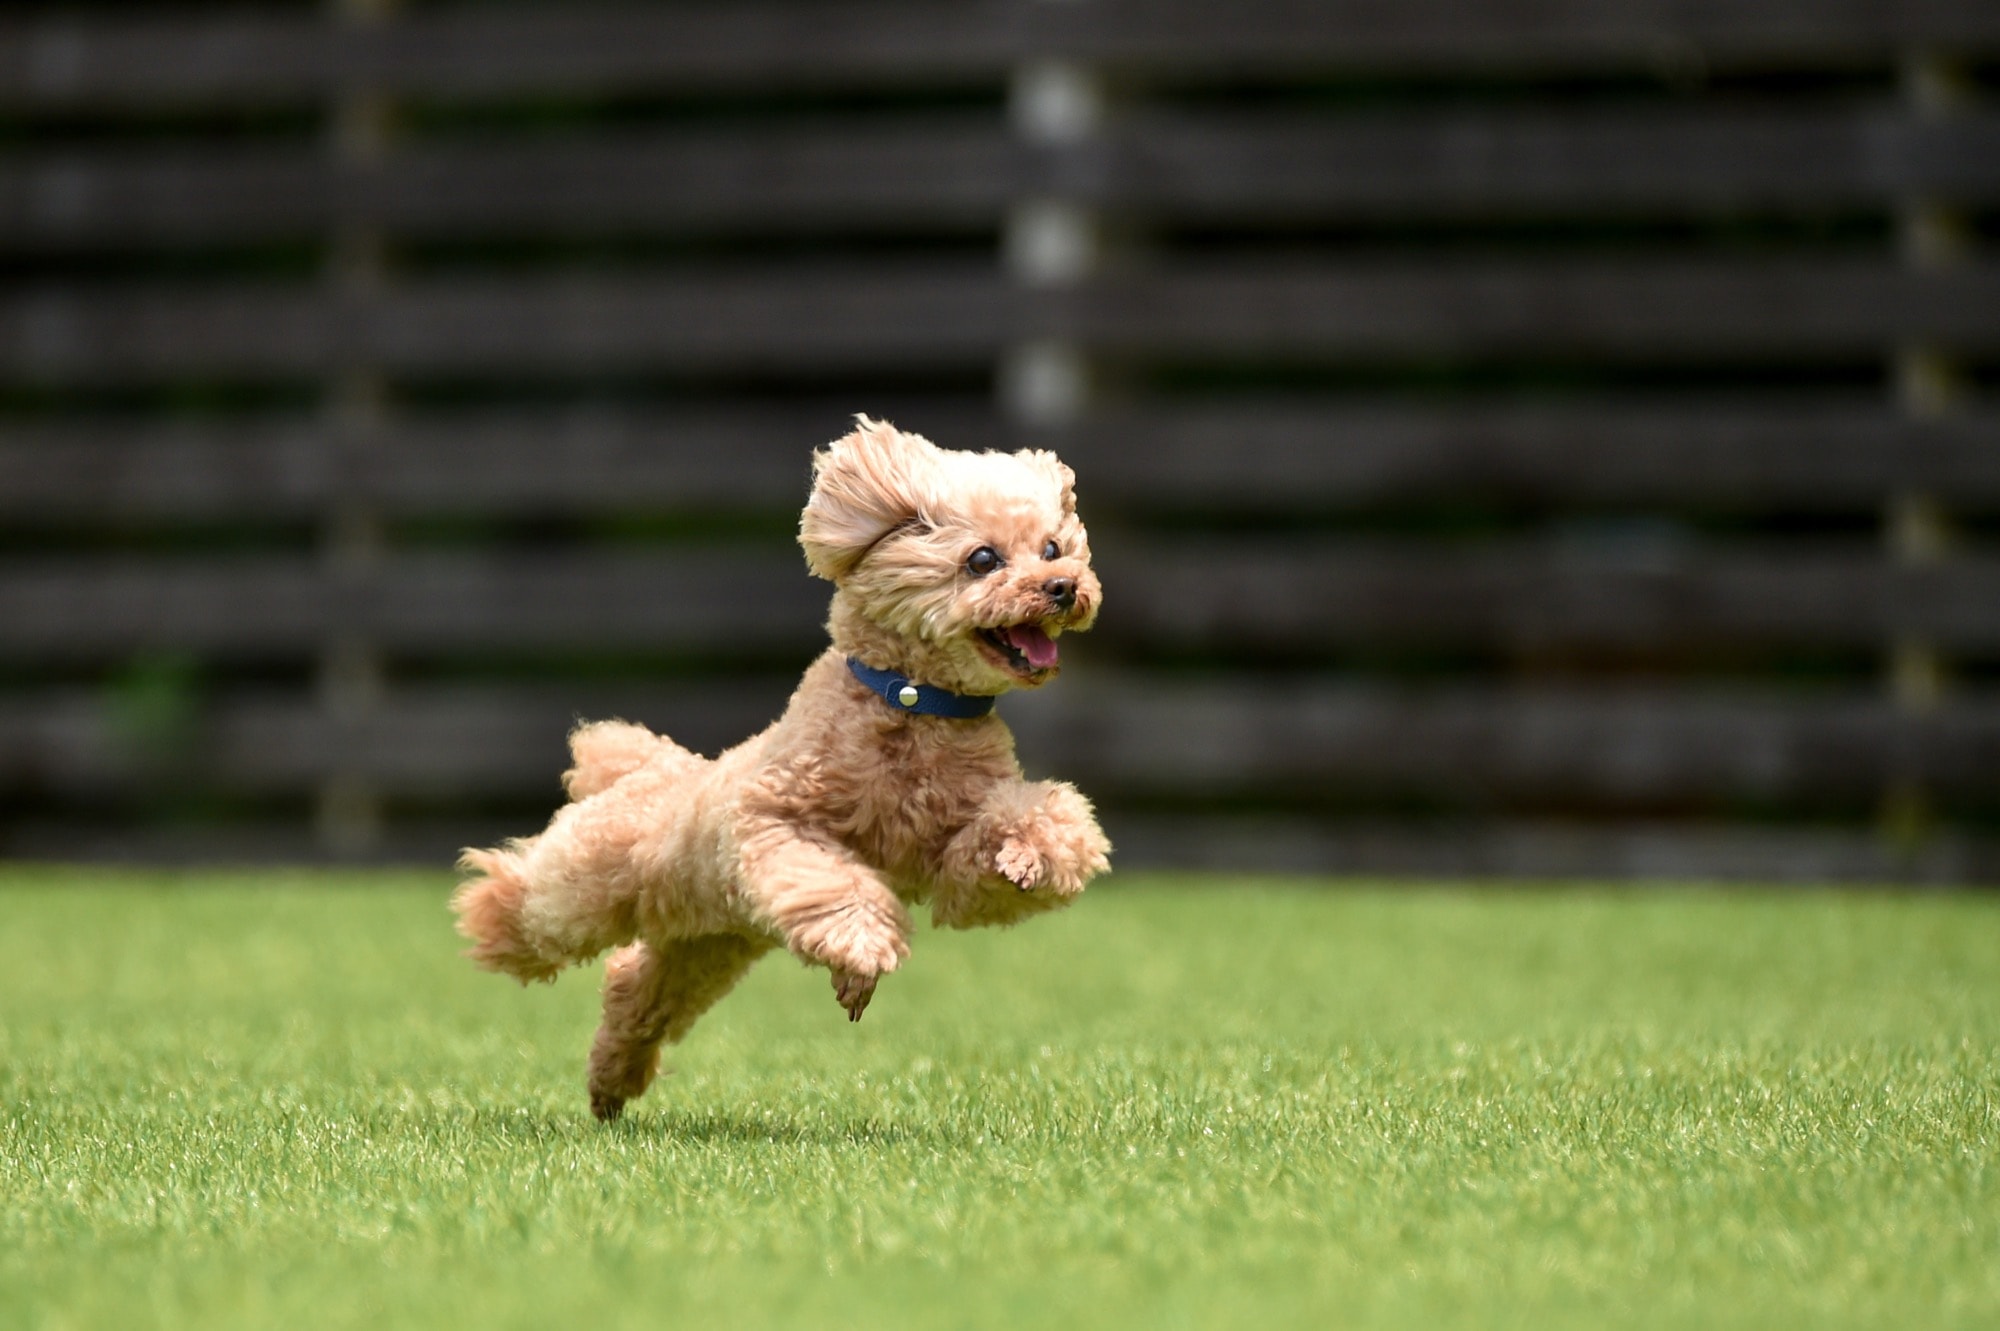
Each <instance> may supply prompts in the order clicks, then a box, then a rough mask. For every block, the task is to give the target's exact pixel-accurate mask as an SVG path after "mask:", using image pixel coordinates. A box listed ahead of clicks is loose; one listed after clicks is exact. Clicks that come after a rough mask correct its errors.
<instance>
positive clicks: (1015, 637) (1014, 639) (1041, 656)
mask: <svg viewBox="0 0 2000 1331" xmlns="http://www.w3.org/2000/svg"><path fill="white" fill-rule="evenodd" d="M1007 641H1009V642H1011V643H1013V644H1014V650H1015V651H1017V652H1019V653H1020V654H1021V655H1023V656H1025V657H1027V658H1028V664H1029V665H1031V666H1033V667H1034V668H1035V669H1037V670H1046V669H1048V668H1049V667H1050V666H1052V665H1054V664H1055V663H1056V656H1057V651H1056V640H1055V639H1054V638H1051V637H1050V636H1049V635H1048V634H1046V633H1044V632H1042V630H1041V627H1040V626H1039V625H1036V624H1016V625H1015V626H1014V627H1013V628H1010V629H1008V630H1007Z"/></svg>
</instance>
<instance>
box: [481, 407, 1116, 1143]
mask: <svg viewBox="0 0 2000 1331" xmlns="http://www.w3.org/2000/svg"><path fill="white" fill-rule="evenodd" d="M1074 483H1075V477H1074V475H1073V474H1072V473H1071V471H1070V470H1069V468H1068V467H1066V466H1064V465H1063V464H1062V463H1061V462H1060V461H1059V460H1057V458H1056V457H1055V455H1054V454H1052V453H1047V452H1040V451H1026V452H1020V453H1012V454H1007V453H966V452H956V451H951V450H947V449H942V448H939V447H937V446H936V445H934V444H932V443H931V442H930V441H929V440H926V439H924V438H922V437H921V436H918V435H914V434H907V433H904V432H903V431H900V430H897V429H896V428H894V427H893V426H891V425H888V424H886V423H884V422H880V421H872V420H870V419H868V418H867V417H865V416H863V417H860V418H858V424H857V427H856V428H855V429H854V430H853V431H852V432H851V433H849V434H847V435H846V436H844V437H842V438H840V439H838V440H836V441H834V442H833V443H832V444H831V445H829V446H828V447H826V448H825V449H823V450H821V451H820V452H818V453H817V454H816V455H815V456H814V459H813V487H812V495H811V498H810V499H809V501H808V502H807V504H806V507H805V512H804V513H803V514H802V515H801V517H800V521H799V544H800V545H802V546H804V547H805V555H806V564H807V566H808V567H809V568H810V569H811V570H812V572H813V573H815V574H817V575H818V576H820V577H822V578H825V579H827V580H828V581H830V582H832V583H833V587H834V591H833V605H832V609H831V611H830V613H829V616H828V620H827V628H828V631H829V632H830V634H831V636H832V639H833V642H832V646H830V647H829V648H828V649H827V651H826V652H825V653H824V654H823V655H822V656H820V658H819V659H818V660H817V661H815V662H814V663H813V664H812V665H811V667H809V668H808V669H807V671H806V673H805V677H804V678H803V679H802V680H801V681H800V683H799V687H798V690H797V691H796V692H795V693H793V695H792V699H791V702H790V703H789V704H788V705H787V706H786V708H785V711H784V714H783V715H782V716H780V717H779V718H778V719H777V720H776V721H775V722H773V723H772V724H771V726H770V727H769V728H767V729H766V730H764V731H763V732H762V733H761V734H758V735H755V736H753V737H752V738H750V739H747V740H745V741H744V742H743V743H741V744H738V745H736V746H735V747H734V748H732V749H729V750H727V751H726V752H724V753H723V754H722V755H721V756H719V757H716V758H704V757H701V756H700V755H698V754H694V753H690V752H689V751H688V750H686V749H684V748H682V747H681V746H680V745H678V744H676V743H674V742H673V741H672V740H671V739H668V738H667V737H666V736H664V735H655V734H653V733H651V732H650V731H648V730H646V729H645V728H644V727H642V726H637V725H632V724H629V723H627V722H623V721H599V722H595V723H592V724H588V725H584V726H580V727H579V728H578V729H577V730H576V731H575V732H574V733H572V734H571V736H570V750H571V754H572V757H573V761H574V766H572V767H571V768H570V769H569V770H568V771H567V772H565V773H564V774H563V788H564V789H565V790H566V791H567V792H568V795H569V798H570V801H571V802H570V803H569V804H567V805H565V806H564V807H563V808H561V809H560V810H558V811H557V813H556V814H555V816H554V817H553V818H552V819H551V820H550V822H549V825H548V828H547V829H546V830H545V831H543V832H542V833H541V834H540V835H539V836H533V837H526V838H521V839H517V840H513V841H509V842H508V843H507V844H506V845H504V846H502V847H501V848H499V849H496V850H468V851H466V852H465V854H464V856H463V858H462V859H461V860H460V862H459V865H460V868H461V869H462V870H464V871H466V872H468V873H473V874H476V875H478V876H476V877H473V878H471V879H469V880H468V881H466V882H465V883H464V884H463V885H461V886H460V887H459V889H458V891H457V893H456V895H454V896H453V898H452V908H453V909H454V910H455V911H456V912H457V913H458V928H459V931H460V932H461V933H463V934H464V935H465V936H466V937H467V938H469V939H471V940H472V942H473V946H472V948H471V949H469V951H468V952H467V955H468V956H470V957H471V958H472V959H473V961H474V962H476V963H477V964H478V965H480V966H483V967H485V968H487V969H489V970H496V971H503V972H505V973H506V974H509V975H512V976H515V977H516V978H518V979H519V980H521V981H522V983H524V984H525V983H526V982H528V981H529V980H553V979H554V978H555V976H556V973H557V972H558V971H560V970H561V969H562V968H563V967H565V966H571V965H575V964H577V963H579V962H583V961H588V960H589V959H591V958H592V957H595V956H597V955H598V954H599V953H601V952H603V951H604V950H605V949H607V948H617V949H618V951H617V952H615V953H614V954H613V955H612V957H611V959H610V961H609V962H608V964H607V966H606V971H605V980H604V1021H603V1024H602V1025H601V1026H600V1027H599V1028H598V1032H597V1037H596V1040H595V1042H594V1043H593V1045H592V1046H591V1051H590V1064H589V1089H590V1108H591V1112H592V1113H594V1114H595V1115H596V1116H597V1117H598V1118H600V1119H603V1120H605V1121H607V1122H608V1121H610V1120H612V1119H615V1118H617V1117H618V1115H619V1114H620V1112H622V1110H623V1109H624V1106H625V1102H626V1101H627V1100H630V1099H633V1098H635V1097H637V1096H639V1095H643V1094H644V1093H645V1090H646V1087H647V1086H648V1085H649V1084H650V1083H651V1081H652V1079H653V1076H654V1074H655V1072H656V1071H657V1070H658V1068H659V1060H660V1046H661V1044H662V1043H666V1042H674V1041H678V1040H680V1039H681V1037H682V1036H684V1035H686V1034H687V1032H688V1029H689V1028H690V1027H691V1026H693V1025H694V1023H695V1021H696V1019H697V1018H699V1017H700V1016H701V1014H702V1013H703V1012H705V1011H707V1010H708V1008H709V1007H710V1006H712V1005H713V1004H714V1003H715V1002H716V1001H717V1000H718V999H720V998H721V997H722V996H723V995H724V994H726V993H728V992H729V990H730V988H731V987H732V986H734V985H735V984H736V982H737V981H738V980H740V979H742V978H743V976H744V974H745V973H746V972H747V971H748V970H749V969H750V967H751V965H752V964H753V963H754V962H755V961H756V960H757V959H758V958H759V957H761V956H763V955H764V954H765V953H766V952H768V951H770V950H771V949H773V948H775V947H778V946H781V945H782V946H783V947H785V948H786V949H787V950H789V951H790V952H791V953H792V955H793V956H795V957H798V958H799V959H800V960H801V961H803V962H805V963H806V964H808V965H814V966H824V967H826V968H827V969H828V970H829V971H831V972H832V975H833V989H834V996H835V998H836V1000H837V1001H838V1002H839V1004H840V1006H841V1007H843V1008H845V1009H846V1011H847V1015H848V1019H849V1020H850V1021H859V1020H860V1019H861V1013H862V1011H863V1010H864V1009H865V1008H866V1007H867V1006H868V1000H869V999H870V997H872V996H873V994H874V992H875V986H876V984H877V983H878V982H879V981H880V979H881V977H882V976H884V975H886V974H888V973H889V972H890V971H893V970H895V969H896V967H897V966H898V965H900V964H901V963H902V961H903V959H904V958H905V957H907V956H908V955H909V951H910V913H909V908H910V907H911V906H913V905H917V904H921V903H926V902H927V903H929V905H930V909H931V919H932V921H933V923H935V924H938V925H943V926H948V927H951V928H957V929H963V928H970V927H972V926H974V925H982V924H1011V923H1013V922H1015V921H1017V920H1020V919H1023V918H1025V917H1027V916H1029V915H1032V914H1035V913H1037V912H1040V911H1046V910H1050V909H1053V908H1055V907H1058V906H1062V905H1066V904H1067V903H1068V902H1069V901H1071V900H1072V899H1074V898H1075V896H1076V895H1077V893H1079V892H1081V891H1082V890H1083V887H1084V884H1085V883H1087V882H1088V881H1089V880H1090V879H1091V878H1092V877H1094V876H1096V875H1097V874H1099V873H1102V872H1103V871H1104V870H1105V868H1106V867H1108V864H1109V858H1108V857H1109V854H1110V850H1111V847H1110V843H1109V842H1107V841H1106V840H1105V838H1104V833H1103V832H1101V831H1100V830H1099V829H1098V826H1097V821H1096V819H1095V817H1094V816H1093V814H1092V811H1091V807H1090V802H1089V801H1088V800H1086V799H1085V798H1084V797H1083V796H1082V795H1081V794H1079V793H1078V792H1077V790H1076V788H1075V787H1073V786H1071V785H1068V784H1066V783H1064V782H1060V781H1028V780H1025V779H1024V778H1023V777H1022V775H1021V768H1020V764H1019V763H1018V762H1017V761H1016V760H1015V757H1014V739H1013V735H1012V734H1011V733H1010V732H1009V731H1008V729H1007V727H1006V725H1005V724H1004V723H1003V722H1002V721H1001V720H1000V718H999V717H997V716H995V715H994V714H993V705H994V700H995V698H996V697H997V696H998V695H1000V694H1002V693H1005V692H1007V691H1008V690H1009V689H1015V688H1037V687H1040V686H1041V685H1043V684H1046V683H1048V682H1049V681H1050V680H1051V679H1053V678H1054V677H1055V675H1056V673H1057V671H1058V669H1059V668H1060V667H1059V648H1058V641H1057V640H1058V639H1059V638H1060V637H1061V635H1062V634H1063V633H1065V632H1068V631H1076V630H1081V629H1087V628H1089V627H1090V625H1091V622H1092V621H1093V620H1094V619H1095V618H1096V617H1097V609H1098V605H1099V603H1100V600H1101V598H1102V591H1101V589H1100V588H1099V586H1098V581H1097V575H1096V574H1095V573H1094V572H1093V571H1092V570H1091V566H1090V544H1089V540H1088V538H1087V537H1086V536H1085V534H1084V529H1083V523H1082V522H1081V521H1079V520H1078V518H1077V514H1076V494H1075V488H1074Z"/></svg>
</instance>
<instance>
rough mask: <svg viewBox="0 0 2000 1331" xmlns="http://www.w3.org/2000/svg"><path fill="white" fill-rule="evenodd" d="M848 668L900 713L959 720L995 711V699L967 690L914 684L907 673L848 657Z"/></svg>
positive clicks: (974, 717) (972, 718)
mask: <svg viewBox="0 0 2000 1331" xmlns="http://www.w3.org/2000/svg"><path fill="white" fill-rule="evenodd" d="M847 668H848V669H849V670H852V671H853V672H854V677H855V678H856V679H858V680H860V681H861V682H862V683H863V684H866V685H867V686H868V687H869V688H870V689H872V690H874V692H875V694H876V696H878V697H880V698H881V699H882V701H883V702H886V703H888V704H889V706H891V707H893V708H895V709H896V710H897V711H899V712H915V713H917V714H918V715H919V716H948V717H951V718H952V719H954V720H957V721H971V720H974V719H976V718H978V717H982V716H988V715H991V714H992V711H993V701H994V700H993V699H991V698H979V697H974V696H972V695H969V694H964V693H953V692H951V691H950V690H949V689H940V688H933V687H932V686H931V685H929V684H912V683H910V680H909V677H908V676H907V675H899V674H897V673H896V672H895V671H893V670H877V669H876V668H875V667H874V666H867V665H863V664H861V662H859V661H857V660H855V659H854V658H853V657H851V656H850V657H848V658H847Z"/></svg>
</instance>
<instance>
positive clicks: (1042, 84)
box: [999, 0, 1105, 429]
mask: <svg viewBox="0 0 2000 1331" xmlns="http://www.w3.org/2000/svg"><path fill="white" fill-rule="evenodd" d="M1023 3H1025V4H1028V5H1030V6H1032V7H1035V8H1044V7H1048V8H1052V7H1055V6H1058V5H1074V4H1087V3H1089V0H1023ZM1104 108H1105V89H1104V83H1103V79H1102V77H1101V75H1100V74H1099V73H1098V72H1097V71H1095V70H1092V69H1090V68H1088V67H1087V66H1085V65H1083V64H1081V63H1080V62H1077V61H1075V60H1071V59H1064V58H1059V57H1054V56H1048V55H1044V54H1041V53H1036V54H1035V55H1032V56H1030V57H1029V58H1027V59H1026V60H1025V61H1024V62H1023V63H1022V64H1021V65H1020V66H1019V67H1017V68H1016V69H1015V70H1014V71H1013V76H1012V79H1011V80H1010V82H1009V86H1008V108H1007V109H1008V116H1009V118H1010V120H1011V121H1012V123H1013V127H1014V134H1015V136H1016V137H1017V138H1018V139H1020V140H1021V141H1022V142H1023V143H1024V144H1026V145H1027V146H1028V148H1029V150H1030V151H1031V152H1034V153H1037V154H1042V155H1049V154H1053V153H1059V152H1065V151H1074V150H1076V149H1078V148H1080V147H1082V146H1084V145H1086V144H1088V143H1089V142H1090V141H1091V140H1093V139H1095V138H1096V137H1097V136H1098V134H1099V132H1100V130H1101V129H1102V127H1103V120H1104ZM1045 179H1046V178H1045ZM1102 243H1103V237H1102V234H1101V223H1100V219H1099V218H1098V217H1097V216H1096V214H1095V213H1094V212H1093V211H1092V210H1091V209H1090V207H1089V206H1088V204H1087V203H1086V202H1085V201H1084V200H1081V199H1077V198H1072V197H1067V196H1066V195H1065V194H1064V193H1063V192H1060V191H1056V190H1051V189H1049V188H1047V187H1046V185H1045V184H1044V186H1042V187H1038V188H1037V189H1035V190H1034V191H1032V192H1031V193H1029V194H1028V195H1027V196H1026V197H1023V198H1019V199H1016V200H1014V201H1013V203H1012V205H1011V206H1010V207H1009V209H1008V213H1007V218H1006V222H1005V226H1004V230H1003V231H1002V234H1001V257H1002V259H1003V261H1004V263H1005V266H1006V269H1007V273H1008V275H1009V277H1010V278H1012V280H1013V282H1014V284H1015V285H1016V286H1017V287H1020V288H1023V289H1025V290H1027V291H1029V292H1035V291H1050V290H1058V289H1061V288H1064V287H1071V286H1075V285H1076V284H1077V283H1079V282H1081V281H1083V280H1084V279H1086V278H1087V277H1089V276H1090V275H1091V274H1092V273H1093V272H1094V271H1095V270H1096V268H1097V264H1098V259H1099V257H1100V251H1101V248H1102ZM1038 322H1039V321H1038ZM1091 380H1092V374H1091V367H1090V364H1089V360H1088V358H1087V357H1086V355H1085V354H1084V351H1083V348H1081V347H1080V346H1078V345H1077V344H1076V343H1075V342H1074V341H1073V340H1071V339H1070V338H1069V337H1066V336H1063V335H1061V334H1059V333H1054V332H1051V331H1050V330H1048V329H1047V328H1045V327H1036V329H1035V331H1034V332H1032V333H1030V334H1028V335H1026V336H1024V337H1023V338H1022V339H1021V340H1020V341H1018V342H1016V343H1015V344H1014V345H1013V346H1011V347H1009V348H1008V349H1007V351H1006V352H1005V354H1004V359H1003V360H1002V362H1001V365H1000V373H999V390H1000V405H1001V409H1002V410H1003V411H1004V412H1005V413H1006V415H1007V416H1008V417H1009V418H1010V419H1011V420H1012V421H1013V422H1014V424H1015V425H1016V426H1017V427H1022V428H1026V429H1040V428H1047V427H1053V426H1061V425H1066V424H1069V423H1070V422H1073V421H1074V420H1076V419H1077V418H1078V417H1079V416H1081V415H1082V414H1083V412H1084V410H1085V408H1086V407H1087V406H1088V404H1089V401H1090V397H1091V391H1092V382H1091Z"/></svg>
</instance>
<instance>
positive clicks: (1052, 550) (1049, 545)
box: [1042, 541, 1062, 559]
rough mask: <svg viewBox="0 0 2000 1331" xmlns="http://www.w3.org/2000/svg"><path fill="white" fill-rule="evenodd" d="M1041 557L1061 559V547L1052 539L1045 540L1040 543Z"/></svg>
mask: <svg viewBox="0 0 2000 1331" xmlns="http://www.w3.org/2000/svg"><path fill="white" fill-rule="evenodd" d="M1042 558H1044V559H1061V558H1062V547H1061V546H1059V545H1057V544H1056V543H1055V542H1054V541H1047V542H1044V543H1043V545H1042Z"/></svg>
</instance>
